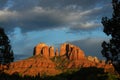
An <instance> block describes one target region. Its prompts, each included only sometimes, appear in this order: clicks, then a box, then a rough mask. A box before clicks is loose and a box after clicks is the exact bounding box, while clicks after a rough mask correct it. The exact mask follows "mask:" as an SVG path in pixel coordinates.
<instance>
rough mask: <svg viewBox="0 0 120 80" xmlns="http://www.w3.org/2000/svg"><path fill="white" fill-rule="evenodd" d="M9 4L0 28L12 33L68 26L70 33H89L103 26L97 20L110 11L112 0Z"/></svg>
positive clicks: (19, 1)
mask: <svg viewBox="0 0 120 80" xmlns="http://www.w3.org/2000/svg"><path fill="white" fill-rule="evenodd" d="M8 1H11V2H12V3H11V5H12V6H7V9H6V8H5V9H3V10H0V25H1V26H3V27H4V28H5V29H6V30H9V31H11V30H13V29H14V28H15V27H20V28H21V29H22V30H23V32H27V31H32V30H46V29H54V28H61V27H66V26H67V27H68V28H70V30H78V29H79V30H89V29H93V28H96V27H99V26H100V23H98V22H96V20H99V18H100V17H101V16H102V15H103V14H104V13H103V11H106V13H105V14H107V15H108V14H109V11H110V5H108V4H110V1H109V0H106V1H104V0H91V1H88V0H17V1H16V0H8ZM6 4H7V5H9V4H8V3H6ZM105 5H108V6H109V7H108V6H105ZM106 7H107V8H106Z"/></svg>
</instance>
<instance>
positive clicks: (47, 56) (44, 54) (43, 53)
mask: <svg viewBox="0 0 120 80" xmlns="http://www.w3.org/2000/svg"><path fill="white" fill-rule="evenodd" d="M41 54H42V55H43V56H44V57H46V58H49V47H48V46H44V47H43V48H42V52H41Z"/></svg>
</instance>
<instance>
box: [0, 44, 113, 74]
mask: <svg viewBox="0 0 120 80" xmlns="http://www.w3.org/2000/svg"><path fill="white" fill-rule="evenodd" d="M3 69H4V71H3V72H4V73H6V74H9V75H12V74H15V73H17V74H19V75H21V76H25V75H28V76H37V75H39V76H57V75H61V74H64V73H67V74H68V73H70V74H71V75H72V73H75V74H76V73H77V72H79V71H81V70H83V69H84V70H87V71H88V72H89V70H91V69H92V70H93V71H92V70H91V71H90V73H94V70H95V73H96V71H97V69H98V74H101V72H102V74H103V73H106V72H108V73H111V74H115V71H114V68H113V66H112V65H111V64H105V62H104V61H102V60H99V59H98V58H97V57H92V56H88V57H87V56H85V53H84V51H82V50H81V49H80V48H79V47H77V46H75V45H72V44H68V43H64V44H62V45H61V47H60V52H58V49H56V50H55V51H54V47H52V46H50V47H49V46H48V45H46V44H44V43H40V44H38V45H37V46H35V48H34V52H33V56H32V57H30V58H27V59H24V60H20V61H16V62H13V63H10V64H9V65H8V66H2V65H1V70H3ZM99 69H100V70H102V71H100V70H99ZM99 71H100V73H99ZM79 74H81V73H79ZM83 74H84V72H83Z"/></svg>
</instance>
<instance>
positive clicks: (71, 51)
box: [33, 43, 85, 60]
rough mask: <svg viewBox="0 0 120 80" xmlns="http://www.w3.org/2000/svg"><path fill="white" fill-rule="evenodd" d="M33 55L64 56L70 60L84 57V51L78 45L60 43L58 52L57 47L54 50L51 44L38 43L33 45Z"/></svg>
mask: <svg viewBox="0 0 120 80" xmlns="http://www.w3.org/2000/svg"><path fill="white" fill-rule="evenodd" d="M33 55H34V56H36V55H41V56H43V57H46V58H53V57H55V56H66V57H67V58H68V59H70V60H79V59H83V58H85V54H84V52H83V51H82V50H81V49H80V48H79V47H78V46H75V45H72V44H69V43H64V44H61V46H60V52H58V49H56V51H54V47H53V46H48V45H46V44H45V43H39V44H38V45H36V46H35V48H34V54H33Z"/></svg>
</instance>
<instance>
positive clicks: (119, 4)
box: [101, 0, 120, 74]
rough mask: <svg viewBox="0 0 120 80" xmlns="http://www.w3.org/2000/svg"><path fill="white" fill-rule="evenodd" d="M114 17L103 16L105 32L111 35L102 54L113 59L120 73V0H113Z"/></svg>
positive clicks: (108, 58) (110, 59)
mask: <svg viewBox="0 0 120 80" xmlns="http://www.w3.org/2000/svg"><path fill="white" fill-rule="evenodd" d="M112 6H113V14H112V18H111V19H109V18H107V17H103V18H102V24H103V27H104V30H103V32H104V33H106V35H107V36H109V35H110V36H111V39H110V40H109V42H105V41H104V42H103V43H102V47H103V50H102V51H101V52H102V55H103V56H104V57H106V59H107V61H111V62H112V64H113V66H114V67H115V69H116V71H117V72H118V73H119V74H120V1H119V0H112Z"/></svg>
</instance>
